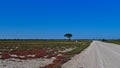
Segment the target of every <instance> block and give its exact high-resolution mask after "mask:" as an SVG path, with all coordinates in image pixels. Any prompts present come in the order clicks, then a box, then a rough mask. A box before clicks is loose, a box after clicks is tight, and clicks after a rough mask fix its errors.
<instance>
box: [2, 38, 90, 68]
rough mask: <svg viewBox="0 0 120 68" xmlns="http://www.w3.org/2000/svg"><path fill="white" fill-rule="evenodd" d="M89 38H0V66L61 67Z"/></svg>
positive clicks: (86, 44) (10, 67)
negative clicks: (69, 39) (68, 39)
mask: <svg viewBox="0 0 120 68" xmlns="http://www.w3.org/2000/svg"><path fill="white" fill-rule="evenodd" d="M90 43H91V41H90V40H78V42H76V40H71V41H67V40H0V68H61V65H62V64H63V63H65V62H67V61H68V60H69V59H70V58H71V57H73V56H74V55H76V54H79V53H80V52H81V51H83V50H84V49H85V48H87V47H88V46H89V44H90Z"/></svg>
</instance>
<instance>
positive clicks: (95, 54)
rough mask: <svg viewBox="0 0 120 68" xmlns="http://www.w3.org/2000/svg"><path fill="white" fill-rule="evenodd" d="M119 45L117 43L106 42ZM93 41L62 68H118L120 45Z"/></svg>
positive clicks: (119, 66)
mask: <svg viewBox="0 0 120 68" xmlns="http://www.w3.org/2000/svg"><path fill="white" fill-rule="evenodd" d="M108 42H114V43H117V44H119V43H120V42H119V40H118V41H108ZM117 44H112V43H104V42H100V41H93V42H92V43H91V45H90V46H89V47H88V48H87V49H85V50H84V51H83V52H82V53H80V54H78V55H76V56H75V57H73V58H72V60H70V61H68V62H67V63H65V64H64V65H63V66H62V68H120V45H117Z"/></svg>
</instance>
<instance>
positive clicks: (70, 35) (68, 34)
mask: <svg viewBox="0 0 120 68" xmlns="http://www.w3.org/2000/svg"><path fill="white" fill-rule="evenodd" d="M64 37H67V38H68V41H70V39H71V37H72V34H70V33H67V34H65V35H64Z"/></svg>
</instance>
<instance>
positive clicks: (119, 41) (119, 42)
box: [105, 40, 120, 44]
mask: <svg viewBox="0 0 120 68" xmlns="http://www.w3.org/2000/svg"><path fill="white" fill-rule="evenodd" d="M105 42H109V43H115V44H120V40H106V41H105Z"/></svg>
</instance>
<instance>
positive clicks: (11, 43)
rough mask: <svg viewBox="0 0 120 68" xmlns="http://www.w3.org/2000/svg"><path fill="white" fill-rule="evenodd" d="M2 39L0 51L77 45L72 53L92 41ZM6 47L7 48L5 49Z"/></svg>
mask: <svg viewBox="0 0 120 68" xmlns="http://www.w3.org/2000/svg"><path fill="white" fill-rule="evenodd" d="M78 41H79V42H78V43H76V42H75V40H71V41H66V40H0V51H1V50H3V51H9V50H10V49H13V50H26V49H28V50H29V49H42V48H60V47H63V46H64V47H66V48H70V47H76V49H75V50H73V51H72V52H71V53H77V52H80V51H81V50H83V49H84V48H86V47H87V46H88V45H89V44H90V42H91V41H89V40H78ZM5 49H6V50H5Z"/></svg>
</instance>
